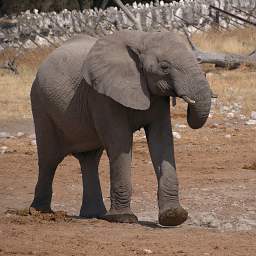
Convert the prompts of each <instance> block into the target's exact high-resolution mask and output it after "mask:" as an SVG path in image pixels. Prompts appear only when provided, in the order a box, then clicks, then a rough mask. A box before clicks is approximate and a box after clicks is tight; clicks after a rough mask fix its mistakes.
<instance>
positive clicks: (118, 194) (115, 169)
mask: <svg viewBox="0 0 256 256" xmlns="http://www.w3.org/2000/svg"><path fill="white" fill-rule="evenodd" d="M109 160H110V200H111V207H110V210H109V211H108V213H107V214H106V215H105V216H103V219H105V220H108V221H110V222H121V223H136V222H138V219H137V217H136V216H135V215H134V214H133V212H132V211H131V208H130V202H131V195H132V185H131V150H129V152H124V151H122V152H120V153H118V154H117V156H115V155H111V154H110V155H109Z"/></svg>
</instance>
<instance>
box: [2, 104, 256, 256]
mask: <svg viewBox="0 0 256 256" xmlns="http://www.w3.org/2000/svg"><path fill="white" fill-rule="evenodd" d="M174 113H175V114H174V118H173V120H174V121H173V128H174V130H175V131H177V132H179V134H180V135H181V138H180V139H175V153H176V162H177V172H178V176H179V181H180V198H181V202H182V204H183V206H184V207H185V208H186V209H187V210H188V211H189V219H188V221H187V222H186V223H185V224H183V225H181V226H179V227H176V228H161V227H159V226H158V225H157V214H158V213H157V204H156V180H155V177H154V171H153V168H152V163H151V161H150V158H149V154H148V149H147V144H146V139H145V136H144V133H143V132H142V131H140V132H137V133H136V134H135V136H134V155H133V158H134V159H133V170H132V173H133V198H132V208H133V211H134V212H135V213H136V214H137V216H138V217H139V220H140V223H139V224H136V225H135V224H112V223H108V222H105V221H102V220H96V219H92V220H86V219H79V218H78V213H79V208H80V204H81V197H82V183H81V174H80V169H79V165H78V162H77V161H76V160H75V159H74V158H73V157H71V156H70V157H67V158H66V159H65V160H64V161H63V162H62V163H61V165H60V166H59V168H58V170H57V173H56V177H55V180H54V195H53V202H52V207H53V209H54V210H56V211H66V212H67V214H68V215H69V216H71V217H67V216H65V215H64V214H63V213H59V214H57V215H55V216H53V215H50V216H44V217H42V216H38V217H34V216H29V215H28V214H27V210H26V208H27V207H28V206H29V204H30V203H31V200H32V197H33V191H34V185H35V182H36V178H37V155H36V147H35V145H33V144H32V143H31V140H32V137H31V136H29V135H30V134H31V133H33V128H32V121H26V122H25V123H23V124H22V122H19V123H16V126H14V123H13V122H10V123H9V126H10V127H16V130H15V129H13V130H12V133H13V134H15V132H17V131H19V129H20V128H21V127H22V129H24V127H26V132H27V133H26V134H25V135H24V136H21V137H17V136H16V137H11V138H8V139H0V146H7V147H8V150H7V151H6V152H5V153H4V154H0V241H1V242H0V255H89V256H91V255H92V256H93V255H108V256H109V255H147V254H151V255H179V256H185V255H195V256H198V255H218V256H219V255H220V256H221V255H225V256H229V255H230V256H235V255H241V256H246V255H251V256H254V255H256V193H255V191H256V158H255V152H256V151H255V145H256V136H255V135H256V126H253V125H251V126H250V125H245V124H244V122H242V121H241V120H236V119H232V120H229V119H224V118H222V117H220V116H217V115H216V116H215V117H213V118H210V119H209V121H208V123H207V125H206V126H205V127H204V128H203V129H200V130H191V129H190V128H188V127H184V126H182V125H181V124H186V122H185V118H184V117H185V115H184V113H185V111H184V109H183V110H182V111H180V112H179V111H176V110H175V111H174ZM0 126H1V125H0ZM2 126H3V123H2ZM3 127H4V128H6V129H7V127H8V122H7V123H5V125H4V126H3ZM0 128H1V127H0ZM2 129H3V128H2ZM100 174H101V183H102V187H103V193H104V200H105V203H106V205H107V206H109V171H108V161H107V158H106V155H104V156H103V158H102V161H101V164H100Z"/></svg>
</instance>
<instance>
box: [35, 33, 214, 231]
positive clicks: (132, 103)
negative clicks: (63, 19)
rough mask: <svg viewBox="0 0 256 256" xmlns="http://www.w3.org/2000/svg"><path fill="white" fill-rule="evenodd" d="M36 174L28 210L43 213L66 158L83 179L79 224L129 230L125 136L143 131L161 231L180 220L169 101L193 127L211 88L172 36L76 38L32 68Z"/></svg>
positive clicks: (203, 116)
mask: <svg viewBox="0 0 256 256" xmlns="http://www.w3.org/2000/svg"><path fill="white" fill-rule="evenodd" d="M30 96H31V97H30V98H31V105H32V113H33V119H34V124H35V134H36V141H37V150H38V166H39V175H38V180H37V184H36V187H35V194H34V199H33V202H32V204H31V206H30V210H31V211H39V212H51V211H52V210H51V198H52V183H53V178H54V174H55V170H56V168H57V166H58V164H59V163H60V162H61V161H62V160H63V159H64V157H65V156H67V155H68V154H71V155H73V156H74V157H75V158H77V159H78V161H79V163H80V166H81V172H82V180H83V199H82V206H81V209H80V216H81V217H84V218H100V219H104V220H107V221H110V222H121V223H137V222H138V218H137V216H136V215H135V214H134V213H133V212H132V210H131V208H130V202H131V196H132V184H131V159H132V144H133V133H134V132H135V131H137V130H139V129H141V128H143V129H144V130H145V134H146V138H147V144H148V148H149V153H150V157H151V159H152V164H153V167H154V170H155V174H156V178H157V182H158V190H157V199H158V207H159V215H158V220H159V224H160V225H163V226H176V225H180V224H182V223H183V222H184V221H186V219H187V217H188V212H187V210H185V209H184V208H183V207H182V206H181V204H180V200H179V191H178V189H179V185H178V179H177V175H176V164H175V157H174V145H173V135H172V128H171V118H170V97H180V98H182V99H184V100H185V101H186V102H187V103H188V105H187V122H188V125H189V126H190V127H191V128H192V129H198V128H201V127H202V126H203V125H204V124H205V122H206V120H207V118H208V115H209V112H210V108H211V89H210V87H209V84H208V82H207V80H206V77H205V75H204V73H203V71H202V70H201V68H200V66H199V64H198V62H197V60H196V58H195V56H194V55H193V53H192V51H191V50H190V49H188V47H187V46H186V44H185V43H184V42H183V40H182V38H181V37H180V36H179V35H178V34H177V33H175V32H170V31H167V32H142V31H129V30H123V31H119V32H115V33H113V34H110V35H106V36H104V37H102V38H98V39H96V38H93V37H90V36H86V35H83V36H78V37H77V38H74V39H71V40H70V41H68V42H66V43H64V44H63V45H62V46H60V47H59V48H57V49H55V50H54V51H53V52H52V53H51V54H50V55H49V56H48V57H47V59H46V60H45V61H44V62H43V63H42V64H41V65H40V67H39V69H38V72H37V74H36V78H35V80H34V82H33V85H32V89H31V94H30ZM103 150H105V151H106V153H107V157H108V159H109V165H110V202H111V206H110V209H109V210H108V211H107V210H106V207H105V205H104V202H103V197H102V191H101V186H100V179H99V173H98V165H99V161H100V158H101V155H102V152H103Z"/></svg>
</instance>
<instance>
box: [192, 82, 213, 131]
mask: <svg viewBox="0 0 256 256" xmlns="http://www.w3.org/2000/svg"><path fill="white" fill-rule="evenodd" d="M193 94H194V93H193ZM188 97H189V96H188ZM189 98H190V97H189ZM191 98H192V99H193V101H192V102H190V103H189V104H188V108H187V122H188V125H189V126H190V127H191V128H192V129H198V128H201V127H202V126H203V125H204V124H205V122H206V120H207V118H208V116H209V113H210V109H211V90H210V89H209V86H208V84H207V86H203V87H201V88H200V89H199V90H198V91H197V93H195V94H194V95H193V96H192V97H191Z"/></svg>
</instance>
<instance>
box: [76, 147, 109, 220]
mask: <svg viewBox="0 0 256 256" xmlns="http://www.w3.org/2000/svg"><path fill="white" fill-rule="evenodd" d="M102 152H103V149H101V148H100V149H97V150H94V151H90V152H85V153H77V154H74V156H75V157H76V158H77V159H78V160H79V162H80V165H81V171H82V178H83V201H82V206H81V209H80V216H81V217H85V218H99V217H101V216H103V215H104V214H105V213H106V212H107V211H106V208H105V205H104V202H103V198H102V192H101V186H100V180H99V173H98V166H99V161H100V158H101V155H102Z"/></svg>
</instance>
